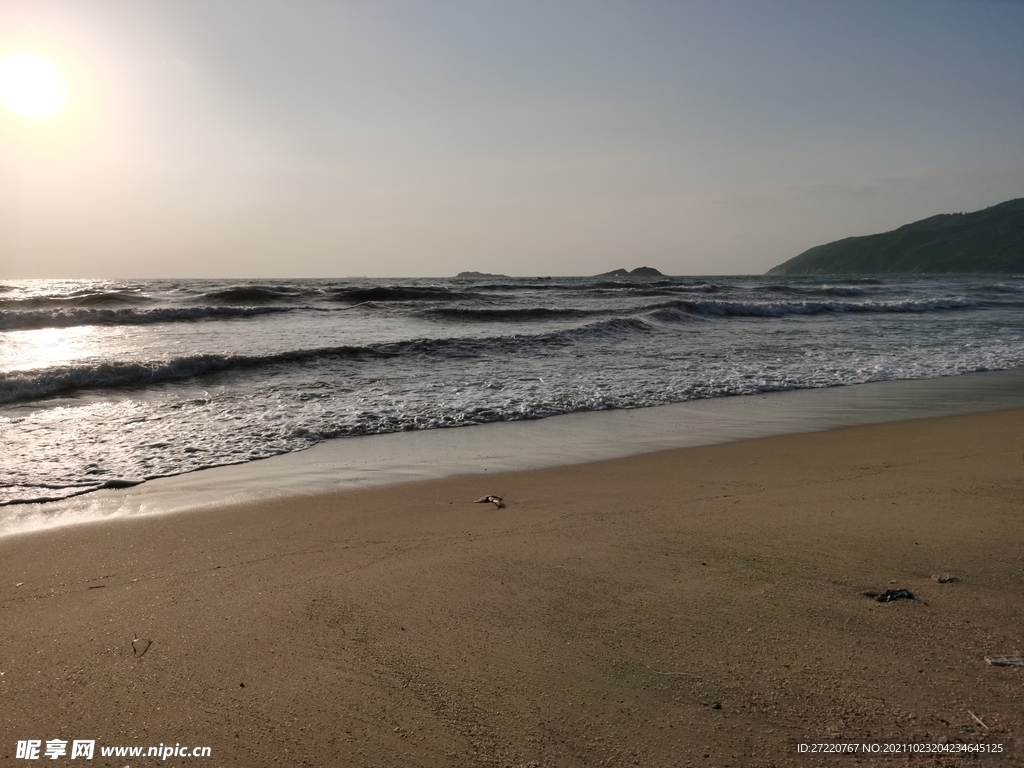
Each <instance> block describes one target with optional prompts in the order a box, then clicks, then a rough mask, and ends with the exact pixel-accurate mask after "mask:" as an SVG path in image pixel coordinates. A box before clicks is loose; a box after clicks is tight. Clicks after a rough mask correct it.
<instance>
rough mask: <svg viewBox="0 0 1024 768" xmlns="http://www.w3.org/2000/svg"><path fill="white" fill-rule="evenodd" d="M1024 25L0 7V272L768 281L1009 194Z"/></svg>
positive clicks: (603, 11)
mask: <svg viewBox="0 0 1024 768" xmlns="http://www.w3.org/2000/svg"><path fill="white" fill-rule="evenodd" d="M1022 39H1024V2H1020V1H1011V0H878V1H876V0H848V1H846V2H840V1H839V0H806V1H797V0H773V2H764V0H750V1H741V0H735V1H734V0H716V1H715V2H707V1H706V0H695V1H693V2H690V1H687V0H674V1H671V2H670V1H667V0H666V1H662V0H621V1H616V2H604V1H603V0H587V1H586V2H576V1H575V0H541V1H536V2H535V1H534V0H509V1H508V2H503V1H499V0H429V1H428V0H416V1H409V2H399V1H393V0H365V1H362V2H345V1H344V0H334V1H332V2H326V1H324V2H314V1H313V0H288V1H287V2H285V1H284V0H280V1H279V2H267V1H265V0H240V1H236V0H146V2H139V0H74V2H42V1H39V0H36V1H32V2H29V1H27V0H0V60H2V59H4V57H7V56H11V55H15V54H25V53H28V54H32V55H35V56H39V57H43V58H45V59H46V60H48V61H50V62H52V63H53V64H54V65H55V66H56V67H57V68H58V69H59V70H60V72H61V73H62V74H63V76H64V78H65V80H66V83H67V92H68V100H67V104H66V106H65V108H64V110H63V111H62V112H60V113H59V114H58V115H56V116H55V117H53V118H51V119H49V120H43V121H39V120H26V119H24V118H22V117H20V116H18V115H16V114H14V113H12V112H10V111H8V110H5V109H3V108H0V279H20V278H62V277H64V278H90V277H95V278H145V277H227V278H242V279H247V278H253V279H256V278H273V277H282V278H284V277H346V276H364V275H365V276H380V277H401V276H410V277H411V276H425V277H429V276H445V275H454V274H455V273H457V272H459V271H462V270H477V271H484V272H497V273H503V274H508V275H576V274H581V275H587V274H596V273H599V272H603V271H607V270H610V269H615V268H619V267H625V268H633V267H637V266H641V265H648V266H653V267H656V268H658V269H660V270H661V271H662V272H665V273H666V274H678V275H686V274H694V275H724V274H751V273H761V272H764V271H765V270H767V269H769V268H770V267H772V266H774V265H775V264H778V263H780V262H782V261H785V260H786V259H788V258H791V257H793V256H795V255H797V254H798V253H800V252H802V251H804V250H806V249H807V248H810V247H812V246H814V245H818V244H821V243H824V242H829V241H832V240H836V239H839V238H843V237H848V236H851V235H862V234H870V233H874V232H881V231H886V230H889V229H893V228H895V227H897V226H900V225H902V224H905V223H908V222H911V221H915V220H917V219H921V218H924V217H927V216H931V215H935V214H938V213H951V212H959V211H973V210H978V209H980V208H984V207H987V206H990V205H995V204H996V203H999V202H1002V201H1004V200H1008V199H1012V198H1016V197H1024V45H1022V44H1021V40H1022Z"/></svg>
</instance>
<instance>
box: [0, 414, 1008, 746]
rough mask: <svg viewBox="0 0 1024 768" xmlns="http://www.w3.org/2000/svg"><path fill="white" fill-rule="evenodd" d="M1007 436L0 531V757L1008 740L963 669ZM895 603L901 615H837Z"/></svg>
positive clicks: (954, 422)
mask: <svg viewBox="0 0 1024 768" xmlns="http://www.w3.org/2000/svg"><path fill="white" fill-rule="evenodd" d="M1021 434H1024V410H1019V409H1018V410H1009V411H993V412H987V413H979V414H971V415H957V416H945V417H939V418H926V419H918V420H914V421H906V422H892V423H883V424H874V425H866V426H864V425H862V426H851V427H844V428H840V429H834V430H831V431H822V432H813V433H805V434H790V435H782V436H775V437H766V438H758V439H750V440H741V441H736V442H730V443H725V444H719V445H710V446H701V447H690V448H677V449H671V450H665V451H659V452H654V453H646V454H642V455H635V456H629V457H624V458H615V459H608V460H604V461H598V462H590V463H585V464H574V465H570V466H562V467H552V468H547V469H536V470H528V471H518V472H506V473H500V474H492V473H487V474H476V475H472V474H471V475H458V476H453V477H447V478H441V479H430V480H424V481H420V482H412V483H404V484H400V485H387V486H381V487H373V488H359V489H352V490H346V491H339V492H335V493H326V494H318V495H312V496H306V497H289V498H276V499H274V498H271V499H263V500H259V501H255V502H249V503H246V504H241V505H236V506H232V507H224V508H221V509H218V510H201V511H195V512H185V513H181V514H175V515H159V516H150V517H140V518H135V519H124V520H116V521H108V522H105V523H103V524H97V525H81V526H69V527H62V528H56V529H53V530H47V531H39V532H35V533H24V534H16V535H11V536H7V537H4V538H3V539H0V585H2V587H0V588H2V590H3V600H2V603H0V605H2V606H3V621H2V622H0V627H2V628H0V633H2V638H3V639H2V643H0V647H3V648H4V654H3V659H2V660H0V672H2V673H3V674H2V675H0V690H2V692H3V699H4V701H5V703H6V704H5V707H4V708H3V713H2V714H0V733H2V738H3V741H2V742H0V756H2V757H4V759H5V761H6V762H9V763H15V762H16V761H15V759H14V750H15V745H16V743H17V741H19V740H25V739H42V740H45V739H50V738H60V739H69V740H70V739H96V740H97V744H106V745H112V744H113V745H149V744H153V745H156V744H157V743H163V744H168V743H181V744H190V745H204V746H209V747H210V748H211V750H212V761H211V762H210V764H216V765H248V766H263V765H267V766H269V765H276V764H289V765H302V764H307V765H329V764H336V765H366V766H370V765H377V766H399V765H401V766H409V765H415V766H420V765H422V766H448V765H480V766H497V765H512V766H527V765H544V766H547V765H564V766H577V765H578V766H583V765H601V764H605V765H680V766H684V765H688V764H690V765H717V766H724V765H744V766H746V765H750V766H761V765H764V766H768V765H772V766H778V765H813V764H821V762H822V761H820V760H818V761H816V760H814V759H813V758H808V757H806V756H801V755H800V754H798V753H797V751H796V748H795V746H794V745H795V743H796V742H797V741H799V740H810V741H824V740H856V741H859V742H866V741H886V740H901V741H904V742H914V743H918V742H920V743H938V742H939V741H940V740H941V741H942V742H943V743H949V740H950V739H952V740H954V741H953V743H956V741H955V740H957V739H962V740H965V741H968V742H973V741H979V740H980V741H987V742H990V743H991V742H995V741H999V740H1007V739H1011V738H1014V737H1016V736H1017V735H1018V734H1019V733H1020V731H1021V728H1022V726H1024V722H1022V718H1021V714H1020V713H1021V712H1022V711H1024V693H1021V688H1020V674H1021V670H1020V669H1014V668H999V667H993V666H989V665H987V664H986V663H985V661H984V657H985V656H986V655H992V654H1010V653H1020V652H1022V651H1024V635H1022V634H1021V630H1020V627H1021V626H1024V598H1022V597H1021V595H1024V590H1022V589H1021V587H1022V586H1024V569H1022V568H1021V563H1022V561H1024V549H1022V545H1021V544H1020V542H1021V541H1024V515H1022V514H1021V507H1020V499H1021V498H1024V463H1022V461H1021V456H1022V446H1021V438H1020V435H1021ZM489 493H496V494H499V495H502V496H504V498H505V502H506V504H507V506H506V508H505V509H502V510H497V509H495V508H494V507H493V506H492V505H488V504H474V503H473V501H474V499H476V498H478V497H480V496H482V495H485V494H489ZM946 573H948V574H952V575H955V576H956V577H957V580H956V581H951V582H949V583H939V582H938V581H936V580H935V579H934V578H933V576H935V575H941V574H946ZM890 588H903V589H908V590H910V591H911V592H912V593H913V594H914V595H915V596H916V597H917V599H916V600H913V601H909V600H901V601H897V602H893V603H889V604H883V603H878V602H877V601H874V600H872V599H870V598H868V597H865V596H864V595H863V594H862V593H863V592H865V591H884V590H886V589H890ZM133 640H146V641H150V643H148V644H146V646H145V651H144V652H142V653H140V652H139V650H138V649H139V648H141V647H142V645H141V644H137V645H133ZM976 720H980V721H982V722H983V723H984V727H983V726H982V725H979V724H978V722H976ZM843 759H847V758H843ZM913 759H914V760H915V764H922V765H959V764H961V763H964V764H966V762H967V761H968V760H967V759H961V758H957V757H955V756H949V755H945V756H942V757H916V758H913ZM855 760H856V758H855ZM893 760H894V759H893V758H877V759H875V758H869V759H862V760H861V763H860V764H876V762H877V763H881V764H885V765H894V764H902V762H901V759H900V758H895V760H896V762H893ZM1014 760H1016V758H998V759H997V760H996V762H994V763H993V764H1009V765H1012V764H1016V763H1015V762H1014ZM883 761H884V762H883ZM149 762H151V763H154V764H155V762H156V761H155V760H152V759H151V760H150V761H149ZM172 762H173V761H172ZM972 762H973V761H972ZM115 763H116V764H117V765H124V763H125V761H124V760H123V759H121V760H120V762H117V761H115V760H114V758H110V759H109V762H107V763H104V762H103V761H102V760H98V761H97V763H95V764H98V765H103V764H109V765H114V764H115ZM132 764H133V765H134V764H135V763H134V762H133V763H132ZM139 764H147V761H146V760H142V761H140V763H139ZM165 764H170V763H165Z"/></svg>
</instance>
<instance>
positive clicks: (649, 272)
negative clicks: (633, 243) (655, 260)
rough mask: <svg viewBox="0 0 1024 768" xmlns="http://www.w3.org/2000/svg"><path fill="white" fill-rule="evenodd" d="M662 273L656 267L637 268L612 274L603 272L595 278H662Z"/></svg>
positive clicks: (617, 270) (616, 271) (618, 270)
mask: <svg viewBox="0 0 1024 768" xmlns="http://www.w3.org/2000/svg"><path fill="white" fill-rule="evenodd" d="M661 276H662V275H661V272H659V271H658V270H656V269H655V268H654V267H637V268H636V269H634V270H627V269H613V270H612V271H611V272H602V273H601V274H600V275H594V277H661Z"/></svg>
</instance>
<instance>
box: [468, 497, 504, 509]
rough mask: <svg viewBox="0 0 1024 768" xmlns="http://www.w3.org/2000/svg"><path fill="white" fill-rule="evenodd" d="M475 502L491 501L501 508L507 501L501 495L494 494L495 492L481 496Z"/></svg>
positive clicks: (484, 502) (485, 502)
mask: <svg viewBox="0 0 1024 768" xmlns="http://www.w3.org/2000/svg"><path fill="white" fill-rule="evenodd" d="M473 503H474V504H487V503H491V504H493V505H494V506H496V507H497V508H498V509H501V508H502V507H504V506H505V503H504V502H503V501H502V500H501V496H494V495H493V494H492V495H490V496H481V497H480V498H479V499H477V500H476V501H474V502H473Z"/></svg>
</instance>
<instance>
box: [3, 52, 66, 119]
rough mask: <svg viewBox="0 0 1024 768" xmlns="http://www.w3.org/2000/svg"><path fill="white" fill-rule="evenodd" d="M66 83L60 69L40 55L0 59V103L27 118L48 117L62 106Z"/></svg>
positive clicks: (54, 115)
mask: <svg viewBox="0 0 1024 768" xmlns="http://www.w3.org/2000/svg"><path fill="white" fill-rule="evenodd" d="M67 99H68V86H67V83H66V82H65V81H64V76H63V75H62V74H61V72H60V70H59V69H57V67H55V66H54V65H53V64H52V63H50V62H49V61H47V60H46V59H44V58H42V57H40V56H33V55H32V54H28V53H19V54H15V55H13V56H8V57H7V58H5V59H0V104H3V105H4V106H5V107H7V109H9V110H10V111H11V112H13V113H14V114H16V115H19V116H20V117H24V118H26V119H28V120H48V119H49V118H51V117H56V116H57V115H58V114H60V112H61V110H63V109H64V104H65V103H66V102H67Z"/></svg>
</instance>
